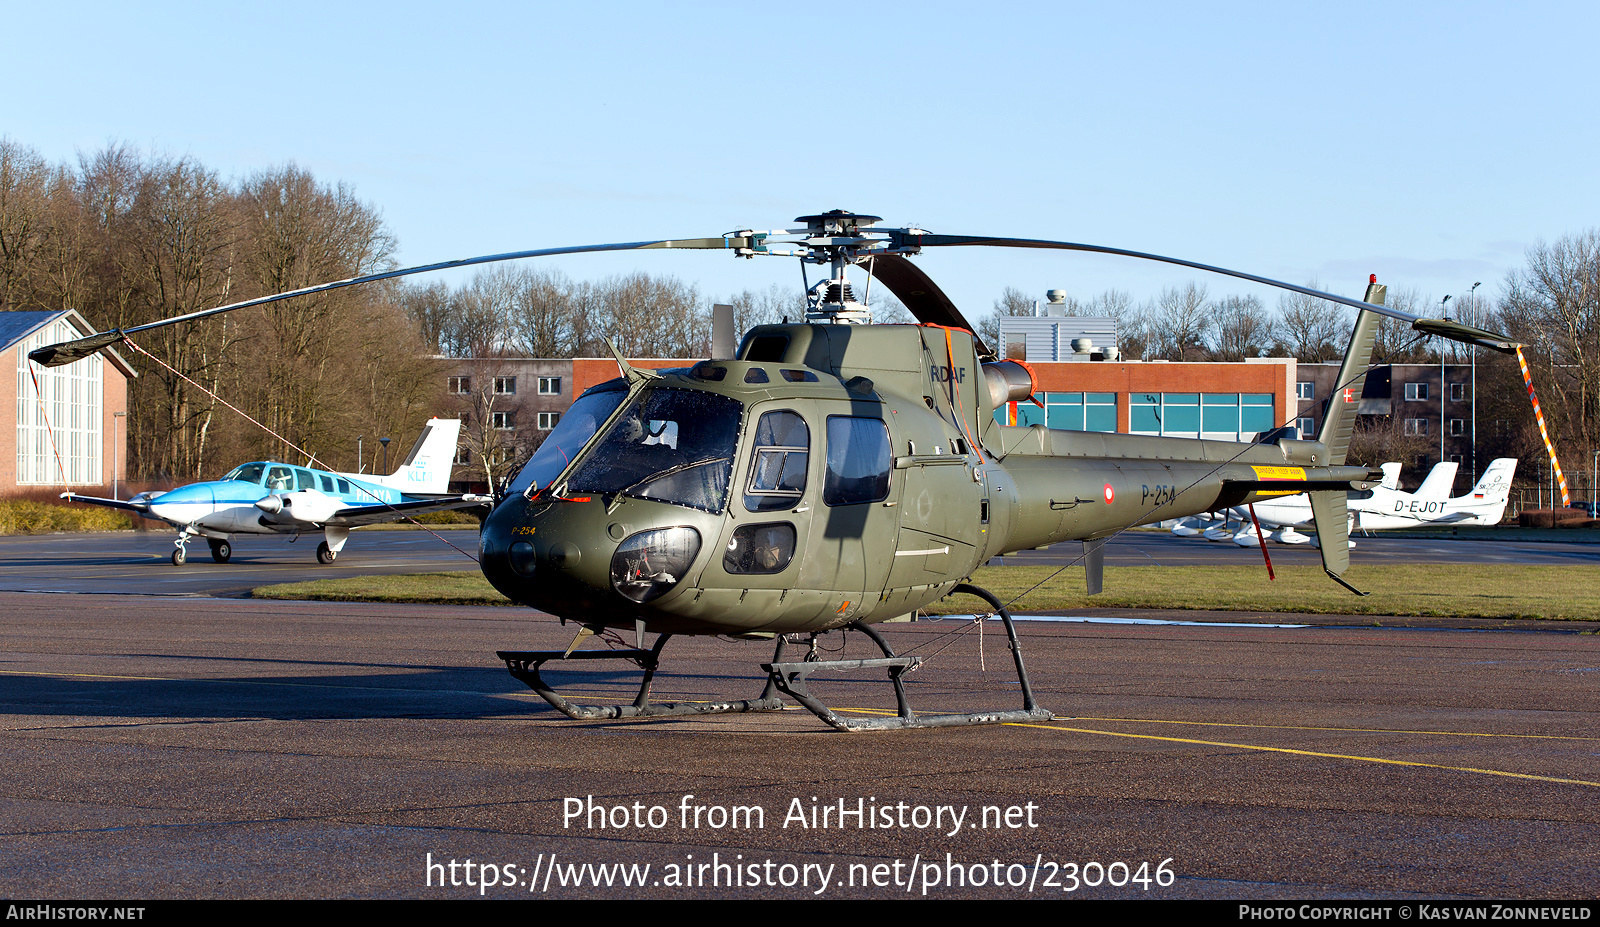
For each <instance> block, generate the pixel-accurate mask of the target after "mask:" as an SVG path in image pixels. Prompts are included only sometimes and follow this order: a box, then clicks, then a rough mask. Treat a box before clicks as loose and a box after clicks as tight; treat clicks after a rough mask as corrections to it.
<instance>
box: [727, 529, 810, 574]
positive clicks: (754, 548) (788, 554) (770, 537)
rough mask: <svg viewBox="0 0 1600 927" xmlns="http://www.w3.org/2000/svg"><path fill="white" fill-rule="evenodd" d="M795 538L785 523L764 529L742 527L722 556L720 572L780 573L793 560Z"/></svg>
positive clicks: (793, 532) (792, 531)
mask: <svg viewBox="0 0 1600 927" xmlns="http://www.w3.org/2000/svg"><path fill="white" fill-rule="evenodd" d="M797 537H798V535H797V534H796V533H795V530H794V525H791V524H789V523H788V522H786V521H782V522H773V523H770V524H764V525H741V526H739V528H738V529H737V530H735V531H734V532H733V541H732V543H730V544H729V545H728V549H727V550H726V551H724V552H723V554H722V569H723V570H724V571H726V572H728V573H735V574H739V573H746V574H749V573H754V574H763V573H782V572H783V571H784V569H785V568H787V567H788V566H789V561H791V560H793V559H794V547H795V541H796V539H797Z"/></svg>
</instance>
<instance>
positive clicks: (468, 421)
mask: <svg viewBox="0 0 1600 927" xmlns="http://www.w3.org/2000/svg"><path fill="white" fill-rule="evenodd" d="M461 427H462V428H471V427H472V413H471V412H463V413H461Z"/></svg>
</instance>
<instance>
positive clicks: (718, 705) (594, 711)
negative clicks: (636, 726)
mask: <svg viewBox="0 0 1600 927" xmlns="http://www.w3.org/2000/svg"><path fill="white" fill-rule="evenodd" d="M671 637H672V635H671V634H662V635H661V636H659V637H657V638H656V643H655V646H653V647H651V648H650V649H649V650H580V651H576V652H574V653H564V652H562V651H560V650H525V651H513V650H502V651H499V653H498V654H497V655H498V656H499V657H500V659H502V660H504V661H505V662H506V669H507V670H509V671H510V672H511V675H513V676H515V677H517V678H518V679H520V680H522V681H523V682H524V683H526V684H527V686H528V688H530V689H532V690H533V691H534V692H537V693H538V694H539V697H540V698H542V699H544V700H545V701H546V702H549V703H550V705H551V706H552V707H554V708H555V709H556V710H557V711H559V712H561V713H562V714H564V715H566V716H567V717H569V718H571V719H573V720H574V721H606V720H612V719H616V718H670V717H674V716H679V717H681V716H684V715H715V714H730V713H738V712H748V711H782V710H783V708H784V704H783V699H780V698H778V697H777V696H776V694H775V692H774V690H773V683H772V682H771V681H770V680H769V681H768V683H767V686H766V688H765V689H764V690H763V691H762V693H761V697H760V698H754V699H740V700H738V701H733V702H661V703H659V704H655V705H652V704H650V682H651V680H652V679H654V678H655V673H656V667H657V666H658V665H659V664H660V659H661V648H662V647H664V646H665V645H666V643H667V641H668V639H670V638H671ZM782 654H783V639H782V638H781V637H780V638H779V643H778V648H777V652H775V653H774V654H773V659H777V658H778V657H779V656H782ZM566 660H631V661H633V662H634V663H637V664H638V665H639V667H640V668H641V669H643V670H644V679H642V680H641V681H640V683H639V694H638V695H637V696H635V697H634V700H633V704H632V705H579V704H577V703H576V702H571V701H568V700H567V699H566V698H564V697H563V696H562V695H561V694H560V693H558V692H556V691H555V690H554V689H552V688H551V687H550V685H549V684H548V683H546V682H545V681H544V679H543V678H541V677H540V675H539V667H540V666H542V665H544V664H545V663H549V662H551V661H557V662H560V661H566Z"/></svg>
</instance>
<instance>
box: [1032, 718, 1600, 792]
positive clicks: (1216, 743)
mask: <svg viewBox="0 0 1600 927" xmlns="http://www.w3.org/2000/svg"><path fill="white" fill-rule="evenodd" d="M1009 726H1011V727H1032V728H1041V729H1043V730H1047V731H1067V732H1069V733H1073V734H1099V735H1101V736H1104V737H1127V738H1130V739H1133V740H1161V741H1166V742H1168V743H1178V744H1195V745H1198V746H1202V747H1228V748H1230V749H1234V750H1260V751H1262V752H1264V753H1287V754H1289V755H1291V756H1314V757H1319V758H1322V759H1330V760H1354V761H1356V762H1359V763H1379V764H1382V765H1385V766H1416V767H1420V768H1423V769H1444V770H1449V771H1451V772H1468V773H1478V774H1480V775H1484V776H1503V777H1505V778H1507V779H1531V780H1533V781H1535V782H1556V783H1560V784H1562V785H1587V786H1593V787H1594V788H1600V782H1590V781H1588V780H1585V779H1562V778H1558V777H1556V776H1536V775H1533V774H1532V773H1515V772H1506V771H1504V770H1500V769H1479V768H1477V767H1475V766H1444V765H1442V764H1439V763H1418V762H1416V761H1413V760H1387V759H1384V758H1383V757H1377V756H1357V755H1355V754H1350V753H1321V752H1318V751H1316V750H1295V749H1291V748H1289V747H1263V746H1260V745H1258V744H1236V743H1228V742H1226V741H1220V740H1195V739H1193V738H1188V737H1162V736H1160V735H1157V734H1125V733H1123V732H1121V731H1097V730H1094V729H1093V728H1084V727H1062V726H1058V725H1054V724H1032V723H1025V722H1012V723H1011V724H1010V725H1009Z"/></svg>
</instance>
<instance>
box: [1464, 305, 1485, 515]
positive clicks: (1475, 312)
mask: <svg viewBox="0 0 1600 927" xmlns="http://www.w3.org/2000/svg"><path fill="white" fill-rule="evenodd" d="M1480 286H1483V281H1482V280H1479V281H1478V282H1477V283H1474V284H1473V285H1472V289H1470V290H1468V291H1467V298H1468V299H1470V300H1471V301H1472V318H1470V319H1468V320H1467V324H1469V325H1476V326H1478V327H1480V328H1481V327H1482V326H1483V319H1482V318H1480V317H1479V313H1478V297H1477V296H1476V295H1474V294H1476V293H1477V292H1478V287H1480ZM1471 351H1472V482H1471V483H1470V484H1469V485H1471V486H1476V485H1478V346H1477V345H1473V346H1472V348H1471Z"/></svg>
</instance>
